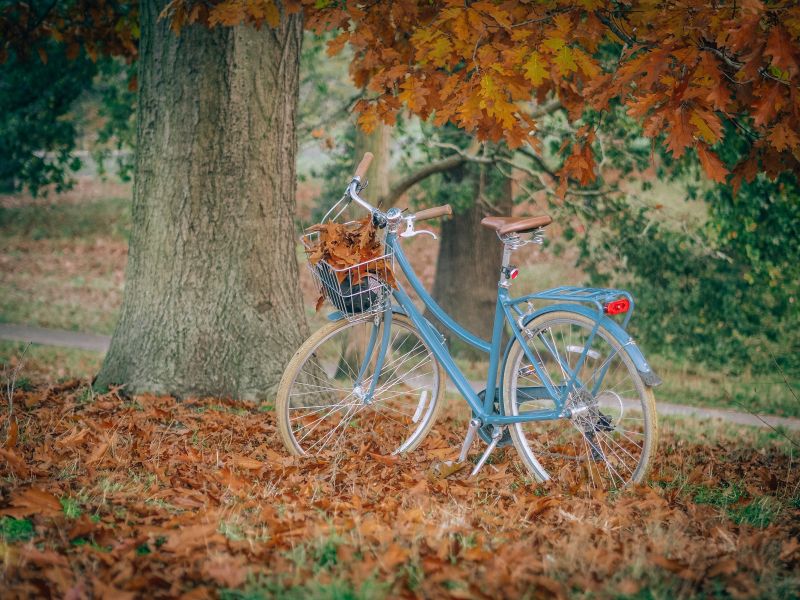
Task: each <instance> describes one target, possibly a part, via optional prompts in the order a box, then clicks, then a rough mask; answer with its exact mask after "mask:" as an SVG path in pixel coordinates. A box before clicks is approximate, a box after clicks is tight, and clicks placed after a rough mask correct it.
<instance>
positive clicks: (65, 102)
mask: <svg viewBox="0 0 800 600" xmlns="http://www.w3.org/2000/svg"><path fill="white" fill-rule="evenodd" d="M40 48H41V49H42V52H41V53H36V54H34V55H33V56H31V55H30V54H28V55H20V54H19V53H17V52H15V51H13V50H12V51H11V52H10V53H9V55H8V58H7V60H6V61H5V62H4V63H3V64H0V148H2V152H0V191H3V192H5V193H8V192H13V191H18V190H20V189H22V188H24V187H27V188H28V189H30V191H31V192H32V193H33V194H37V193H38V192H39V190H41V188H43V187H44V186H46V185H48V184H53V186H54V187H55V189H56V191H63V190H64V189H66V188H67V187H69V181H70V180H69V173H70V171H75V170H77V169H78V168H80V160H78V159H77V158H75V156H74V155H73V154H72V152H73V150H75V136H76V133H77V128H76V123H75V120H74V119H70V118H67V116H68V113H69V111H70V109H71V108H72V107H73V105H74V102H75V100H76V99H77V98H78V97H80V95H81V94H82V93H83V92H84V91H85V90H86V89H87V88H89V87H90V86H91V83H92V79H93V77H94V75H95V72H96V66H95V64H94V63H93V62H92V61H91V60H89V59H88V58H87V57H86V55H85V54H83V53H80V54H79V55H78V56H76V57H75V59H74V60H68V59H67V57H66V56H65V55H64V53H63V52H61V51H59V50H58V49H57V45H56V44H55V43H54V42H49V43H47V44H43V45H42V46H40ZM48 51H49V52H48Z"/></svg>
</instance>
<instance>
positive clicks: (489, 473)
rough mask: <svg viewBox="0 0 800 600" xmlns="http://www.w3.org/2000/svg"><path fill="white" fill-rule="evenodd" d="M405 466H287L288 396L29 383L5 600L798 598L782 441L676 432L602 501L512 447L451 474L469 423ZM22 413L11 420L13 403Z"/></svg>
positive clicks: (12, 482) (6, 463)
mask: <svg viewBox="0 0 800 600" xmlns="http://www.w3.org/2000/svg"><path fill="white" fill-rule="evenodd" d="M455 406H456V405H455V403H452V406H448V407H447V410H446V411H445V414H444V417H443V418H442V420H441V421H440V422H439V423H438V424H437V426H436V427H435V429H434V431H433V433H432V434H431V435H430V436H429V437H428V439H427V440H426V442H425V443H424V445H423V447H422V448H421V449H420V450H418V451H416V452H414V453H413V454H412V455H411V456H407V457H403V458H393V457H382V456H369V455H365V456H363V457H360V456H336V457H333V456H331V457H325V458H322V459H311V458H309V459H295V458H290V457H288V455H287V454H286V452H285V451H284V450H283V448H282V447H281V446H280V442H279V441H278V436H277V432H276V425H275V419H274V414H273V411H272V407H271V406H268V405H256V404H243V403H238V402H237V403H235V402H231V401H222V400H218V399H206V400H190V401H185V402H178V401H176V400H174V399H172V398H156V397H149V396H138V397H135V398H124V397H120V396H119V395H117V394H116V393H109V394H105V395H95V394H94V393H93V392H92V391H91V389H90V388H88V387H87V386H85V385H83V384H80V383H79V382H77V381H75V382H72V383H66V384H61V385H59V386H57V387H49V388H38V389H36V388H33V389H30V388H29V389H26V390H18V391H17V392H16V393H15V394H14V398H13V405H12V404H9V405H8V406H7V407H6V409H5V410H4V415H3V417H2V420H0V441H4V442H5V443H4V445H3V446H2V447H0V567H1V568H2V572H1V573H0V586H1V587H2V590H3V592H2V596H3V597H4V598H6V597H7V598H13V597H47V596H50V597H60V598H79V597H95V598H125V597H131V598H132V597H145V596H146V597H150V598H161V597H181V596H182V597H191V598H204V597H223V598H260V597H280V598H287V597H288V598H295V597H297V598H301V597H317V598H361V597H365V598H382V597H426V598H437V597H454V598H489V597H561V598H565V597H592V598H595V597H600V598H605V597H613V598H628V597H630V598H662V597H663V598H671V597H677V596H680V597H691V596H698V597H733V598H740V597H765V598H766V597H769V598H780V597H785V598H790V597H796V596H797V594H798V593H799V592H800V576H798V572H800V571H799V570H798V567H799V566H800V541H799V540H798V535H799V534H800V518H798V517H800V490H799V489H798V486H800V475H798V468H797V465H796V464H795V463H796V459H795V458H793V455H794V454H795V453H796V449H795V448H794V447H793V445H792V444H791V443H789V444H787V443H786V440H785V439H781V440H778V441H774V442H773V441H770V439H765V440H761V441H758V442H753V441H752V440H751V439H750V438H748V437H747V436H745V435H741V436H740V435H731V434H729V433H725V432H722V431H721V430H720V431H717V432H711V434H708V433H707V432H704V431H699V430H698V431H694V433H693V434H692V435H686V436H685V435H682V434H680V433H679V432H678V431H677V430H676V425H675V424H674V423H672V424H670V423H667V424H665V427H664V430H665V431H664V434H663V436H662V443H661V446H660V449H659V452H658V459H657V462H656V465H655V468H654V470H653V472H652V476H651V479H650V481H649V483H648V484H647V485H645V486H641V487H639V488H637V489H633V490H630V491H626V492H624V493H621V494H614V495H601V494H594V495H587V494H586V493H585V492H583V491H582V490H568V489H563V488H559V487H558V486H557V485H553V484H549V485H547V486H543V485H537V484H535V483H534V482H532V481H531V480H530V479H529V478H527V477H526V475H525V473H524V472H522V470H521V467H520V465H519V463H518V461H517V460H516V458H515V456H514V453H513V451H512V450H511V449H508V450H506V451H505V452H499V453H497V454H496V455H495V457H494V458H493V460H492V463H491V464H490V465H488V466H487V467H486V468H485V469H484V471H483V472H482V474H481V476H480V477H479V478H478V479H477V480H475V481H465V480H462V479H453V480H434V479H431V478H430V477H429V476H428V468H429V466H430V464H431V462H432V461H433V460H434V459H441V458H449V457H451V456H452V455H453V454H454V453H455V452H456V451H457V449H456V447H457V445H458V443H459V441H460V436H461V435H463V431H464V428H465V419H466V418H467V415H464V414H461V413H460V412H458V410H457V409H456V408H455ZM12 408H13V411H14V412H13V415H14V417H13V418H11V419H10V418H9V416H8V411H9V410H10V409H12Z"/></svg>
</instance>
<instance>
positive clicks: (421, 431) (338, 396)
mask: <svg viewBox="0 0 800 600" xmlns="http://www.w3.org/2000/svg"><path fill="white" fill-rule="evenodd" d="M372 323H373V321H372V320H360V321H348V320H345V319H342V320H339V321H336V322H333V323H329V324H326V325H325V326H323V327H322V328H320V329H319V330H317V331H316V332H314V333H313V334H312V335H311V336H310V337H309V338H308V339H307V340H306V341H305V342H304V343H303V344H302V345H301V346H300V348H299V349H298V350H297V352H296V353H295V355H294V356H293V357H292V359H291V360H290V361H289V364H288V366H287V367H286V369H285V371H284V374H283V377H282V378H281V382H280V385H279V387H278V393H277V399H276V416H277V420H278V431H279V433H280V437H281V440H282V442H283V444H284V446H285V447H286V449H287V450H288V451H289V452H290V453H291V454H293V455H295V456H302V455H309V454H318V453H322V452H324V451H325V447H324V445H323V444H319V445H318V446H315V445H313V444H311V443H310V442H309V443H306V444H303V443H301V442H302V441H305V439H307V438H304V439H303V440H298V435H297V431H298V429H297V425H293V422H294V421H297V420H299V418H300V417H302V414H303V413H302V412H301V413H299V415H298V416H295V415H293V414H291V413H293V412H297V411H299V410H301V409H302V408H303V407H302V406H300V404H299V402H298V401H296V400H297V399H298V398H299V397H300V396H303V395H305V396H308V395H311V396H312V397H317V398H319V400H318V401H316V400H315V401H313V402H314V403H313V404H311V405H310V407H311V408H313V409H315V410H316V407H323V406H325V408H321V409H319V410H318V412H323V416H322V417H321V418H323V419H325V418H327V417H326V414H327V415H328V416H330V417H331V420H335V419H337V418H339V417H338V413H339V412H340V410H342V409H344V408H345V407H346V408H347V409H346V411H345V412H344V415H343V416H342V417H341V418H339V421H338V422H337V423H336V425H334V427H336V428H339V433H337V434H336V436H337V438H336V439H337V441H338V442H340V443H345V444H347V445H350V447H351V449H352V450H357V449H358V447H360V444H361V443H367V442H369V443H376V442H377V443H378V444H379V446H380V447H381V448H382V452H381V453H383V454H396V453H400V452H411V451H412V450H414V449H416V448H417V447H418V446H419V444H420V443H422V441H423V440H424V439H425V437H426V436H427V434H428V433H429V432H430V429H431V427H433V424H434V423H435V422H436V419H437V417H438V414H439V411H440V409H441V405H442V402H441V400H442V396H443V394H444V390H445V384H446V379H445V374H444V369H443V368H442V366H441V364H440V363H439V362H438V361H437V360H436V358H435V356H434V355H433V353H432V352H431V350H430V348H429V347H428V345H427V344H426V343H425V342H424V340H423V339H422V337H421V336H420V335H419V332H418V331H417V329H416V327H415V326H414V324H413V323H412V322H411V320H410V319H408V318H407V317H405V316H403V315H399V314H394V315H393V317H392V328H393V331H392V332H391V335H393V336H394V337H393V339H392V344H390V347H389V349H387V356H386V361H385V363H384V368H383V369H382V371H381V373H379V374H378V383H377V384H376V396H375V402H374V403H372V404H370V405H365V407H364V408H359V407H358V406H356V408H355V409H354V408H352V407H353V405H354V404H357V403H355V402H347V404H345V401H352V400H354V398H352V397H350V394H351V393H352V392H346V388H344V387H342V388H340V387H339V386H333V385H330V386H329V387H330V388H332V389H328V390H324V394H323V391H322V390H320V391H319V393H315V392H313V389H312V387H310V386H316V387H323V386H319V385H317V384H309V383H306V384H303V383H302V382H299V383H298V376H300V375H301V373H308V372H311V373H312V375H311V376H312V377H313V376H314V373H317V375H316V376H317V377H322V374H321V373H319V370H320V369H322V370H323V371H325V373H326V374H325V377H326V378H327V380H326V381H330V380H331V379H330V378H331V377H333V379H334V380H336V377H337V376H341V378H342V379H343V380H344V379H347V378H348V377H349V376H351V375H354V374H355V373H354V371H357V370H358V369H357V368H354V367H353V366H351V365H348V367H347V369H343V368H342V367H341V360H346V359H345V357H344V355H343V354H340V356H339V357H338V358H334V360H338V361H339V363H338V364H337V366H336V367H335V368H332V365H331V364H328V365H327V367H325V366H323V363H324V359H323V358H319V357H315V353H318V354H320V355H323V354H324V353H325V352H327V350H326V351H323V350H322V345H323V344H326V343H327V342H329V341H331V340H334V342H333V344H334V345H333V347H334V348H336V344H345V348H347V346H346V343H347V341H346V337H345V335H346V334H349V333H354V330H356V329H357V328H359V327H369V326H371V325H372ZM380 326H381V328H382V327H383V323H381V325H380ZM395 328H397V329H398V330H400V331H405V332H406V334H407V335H408V336H414V337H415V340H413V341H412V342H409V341H408V338H399V335H398V334H396V333H394V330H395ZM337 338H339V339H337ZM398 340H399V342H398ZM379 341H380V340H379V339H378V343H379ZM398 343H399V344H401V345H403V344H405V345H406V347H408V344H409V343H413V346H411V350H406V351H405V352H406V354H405V355H403V354H400V355H399V357H398V356H397V355H396V354H397V352H399V351H398V350H397V348H398V346H397V344H398ZM420 348H424V356H423V355H422V352H421V351H420ZM404 356H405V358H403V357H404ZM312 357H313V359H312ZM409 357H410V358H409ZM357 358H358V356H357ZM417 359H419V362H416V363H415V362H414V361H415V360H417ZM426 359H427V361H426ZM310 360H315V361H316V364H314V363H311V364H309V361H310ZM393 361H394V362H393ZM409 361H412V364H411V365H410V369H409V372H408V373H406V374H405V375H404V374H402V373H401V374H398V369H400V367H402V366H403V365H405V364H406V363H408V362H409ZM426 362H430V363H431V371H430V373H427V370H426V368H425V367H424V365H425V364H426ZM307 365H308V367H307V368H306V369H305V370H304V367H306V366H307ZM420 365H423V368H420ZM326 369H327V370H326ZM392 369H394V371H393V372H392V371H391V370H392ZM414 369H416V371H415V370H414ZM309 370H311V371H309ZM331 373H333V375H331ZM387 373H388V374H389V375H388V377H390V379H389V380H388V381H387V379H386V377H387V375H386V374H387ZM409 373H412V374H413V377H411V378H410V379H409V381H411V380H415V381H414V383H415V384H419V389H418V390H413V391H419V390H420V389H423V388H424V389H425V390H427V391H428V397H426V398H425V399H423V397H422V393H421V394H420V397H419V399H418V400H417V402H418V405H417V409H416V411H415V412H414V413H413V414H412V413H411V412H410V411H409V412H406V411H405V410H403V409H402V406H400V407H398V403H399V402H401V401H402V399H403V398H402V395H403V393H404V392H403V391H402V389H401V390H398V389H397V388H396V386H395V384H396V383H406V381H405V380H404V379H403V378H404V377H406V376H407V375H408V374H409ZM306 376H307V375H306ZM370 376H372V375H370ZM428 376H430V378H431V381H430V383H429V384H426V380H425V377H428ZM382 378H383V380H382ZM391 378H393V379H391ZM381 381H383V384H382V383H381ZM344 383H345V382H342V383H341V384H340V385H344ZM387 384H391V386H392V391H388V392H387V390H389V387H387ZM303 385H305V388H303V387H302V386H303ZM298 389H305V390H309V389H312V391H311V392H309V391H302V392H298V391H297V390H298ZM293 390H295V391H294V392H293ZM298 394H299V395H298ZM391 394H395V395H394V396H392V395H391ZM410 394H411V392H406V395H410ZM293 398H294V399H295V401H293ZM331 399H335V400H337V402H333V403H328V404H327V406H326V402H329V400H331ZM412 400H413V398H412ZM304 401H305V402H307V401H308V400H307V399H304ZM381 402H383V403H384V404H383V405H381ZM423 403H425V406H424V408H423V409H422V414H421V415H420V418H419V420H420V422H419V423H413V419H414V417H415V416H416V412H417V411H419V410H420V409H419V406H421V405H422V404H423ZM390 404H392V406H391V407H390V406H389V405H390ZM336 406H340V408H336ZM369 407H372V412H373V413H375V415H377V414H378V413H379V412H380V411H381V408H382V407H383V408H384V409H386V410H384V412H387V411H388V410H393V411H400V412H403V414H404V415H405V416H400V415H397V414H396V413H395V414H393V415H392V416H393V417H394V418H395V419H396V420H397V419H402V420H403V423H402V424H405V421H407V420H409V419H410V420H411V421H412V425H413V430H412V432H411V434H410V435H409V436H407V437H405V438H404V439H403V441H402V443H400V444H398V445H397V446H396V447H395V448H389V446H391V445H392V443H391V437H390V434H391V433H393V431H392V427H394V428H395V429H399V428H398V427H397V425H394V426H392V425H391V424H388V425H387V423H386V421H387V420H389V418H388V417H387V416H386V415H384V417H382V425H381V426H380V427H378V426H377V425H375V423H372V428H371V429H367V428H363V427H362V434H364V435H362V436H361V437H363V438H365V439H362V440H360V441H359V440H358V437H359V436H357V435H355V432H354V434H353V435H347V436H345V435H344V432H345V431H348V432H349V431H350V430H351V429H352V426H351V421H352V420H353V419H354V418H355V417H356V416H357V415H361V414H362V413H364V412H367V410H368V408H369ZM329 409H330V411H332V412H326V411H329ZM351 410H354V411H355V412H354V413H353V414H350V411H351ZM293 419H294V421H293ZM315 420H319V419H315ZM377 420H378V417H377V416H375V417H374V421H377ZM345 421H348V422H346V423H345ZM398 422H400V421H398ZM325 425H328V424H327V423H326V424H325ZM315 427H320V425H315ZM324 431H326V430H325V429H324V428H323V429H322V430H320V432H319V433H320V434H322V432H324ZM311 433H313V431H312V432H311ZM311 433H308V434H306V435H308V436H310V435H311ZM394 433H396V434H397V433H399V432H398V431H394ZM370 434H380V435H381V436H382V437H381V439H380V440H376V439H375V436H374V435H373V436H371V435H370ZM323 435H328V433H324V434H323ZM343 438H346V439H343ZM366 438H369V439H366ZM332 439H333V438H331V441H332ZM304 446H305V447H304ZM328 449H330V448H328ZM335 449H337V450H340V449H341V448H340V447H337V448H335ZM387 449H388V451H387Z"/></svg>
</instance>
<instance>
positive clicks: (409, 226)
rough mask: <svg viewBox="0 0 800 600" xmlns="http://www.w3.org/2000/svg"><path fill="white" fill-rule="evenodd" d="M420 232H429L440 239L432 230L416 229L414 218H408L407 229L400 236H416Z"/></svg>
mask: <svg viewBox="0 0 800 600" xmlns="http://www.w3.org/2000/svg"><path fill="white" fill-rule="evenodd" d="M420 233H427V234H428V235H429V236H431V237H432V238H433V239H435V240H436V239H439V238H437V237H436V234H435V233H433V232H432V231H428V230H427V229H419V230H416V231H415V230H414V219H413V218H407V219H406V229H405V231H403V233H401V234H400V237H404V238H409V237H414V236H415V235H419V234H420Z"/></svg>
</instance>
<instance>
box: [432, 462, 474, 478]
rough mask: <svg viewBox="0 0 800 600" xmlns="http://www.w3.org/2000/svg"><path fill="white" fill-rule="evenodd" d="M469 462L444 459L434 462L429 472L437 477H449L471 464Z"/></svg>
mask: <svg viewBox="0 0 800 600" xmlns="http://www.w3.org/2000/svg"><path fill="white" fill-rule="evenodd" d="M469 464H470V463H469V462H467V461H464V462H458V461H456V460H442V461H436V462H434V463H433V464H432V465H431V467H430V469H429V473H430V475H431V476H432V477H434V478H435V479H447V478H448V477H450V476H451V475H454V474H456V473H458V472H459V471H462V470H463V469H466V468H467V466H469Z"/></svg>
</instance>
